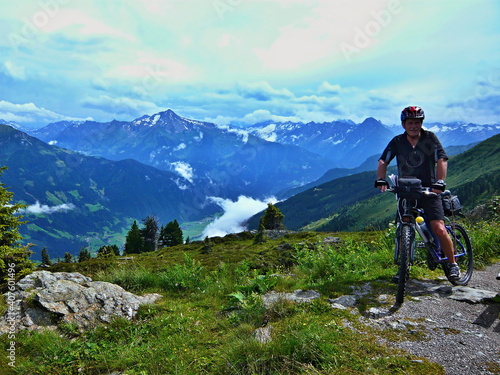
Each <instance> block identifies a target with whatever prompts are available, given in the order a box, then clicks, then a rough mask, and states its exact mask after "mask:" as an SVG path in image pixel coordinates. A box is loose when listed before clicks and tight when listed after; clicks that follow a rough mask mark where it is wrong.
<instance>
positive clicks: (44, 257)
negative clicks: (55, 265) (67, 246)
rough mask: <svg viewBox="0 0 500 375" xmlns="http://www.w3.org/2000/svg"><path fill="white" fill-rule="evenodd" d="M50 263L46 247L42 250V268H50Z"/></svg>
mask: <svg viewBox="0 0 500 375" xmlns="http://www.w3.org/2000/svg"><path fill="white" fill-rule="evenodd" d="M51 264H52V262H51V261H50V256H49V251H48V250H47V248H46V247H44V248H43V249H42V266H50V265H51Z"/></svg>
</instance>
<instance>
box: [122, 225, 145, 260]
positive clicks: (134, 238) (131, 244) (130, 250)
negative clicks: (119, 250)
mask: <svg viewBox="0 0 500 375" xmlns="http://www.w3.org/2000/svg"><path fill="white" fill-rule="evenodd" d="M142 248H143V240H142V235H141V231H140V229H139V227H138V226H137V222H136V221H135V220H134V223H133V224H132V227H131V228H130V230H129V232H128V234H127V237H126V239H125V249H124V250H123V254H138V253H140V252H141V251H142Z"/></svg>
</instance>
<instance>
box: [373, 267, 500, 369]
mask: <svg viewBox="0 0 500 375" xmlns="http://www.w3.org/2000/svg"><path fill="white" fill-rule="evenodd" d="M499 271H500V263H497V264H495V265H493V266H489V267H487V268H486V269H484V270H481V271H477V270H474V273H473V275H472V279H471V281H470V282H469V285H468V287H471V288H474V289H477V290H487V291H491V292H495V293H500V280H497V279H496V276H497V274H498V272H499ZM410 283H411V287H410V290H409V298H407V299H406V300H405V303H404V304H403V305H402V306H401V308H399V309H398V310H397V311H396V312H393V313H392V314H389V315H387V314H385V316H383V317H377V318H372V319H370V320H371V324H373V325H375V326H378V327H380V328H384V326H387V327H392V328H397V329H406V330H408V335H409V336H410V335H411V333H410V332H411V331H415V330H416V329H417V330H424V333H425V336H426V337H425V339H424V340H421V341H398V342H388V341H386V340H384V341H385V342H386V343H387V344H388V345H390V346H393V347H396V348H401V349H404V350H406V351H408V352H409V353H411V354H414V355H417V356H420V357H424V358H427V359H429V360H431V361H433V362H436V363H439V364H441V365H442V366H443V367H444V368H445V373H446V375H462V374H463V375H476V374H500V316H499V314H500V303H498V302H496V303H494V302H493V301H491V300H490V301H488V302H483V303H467V302H463V301H457V300H454V299H452V298H453V295H454V294H455V296H456V295H457V294H458V293H459V292H460V291H459V288H457V287H453V288H452V287H451V284H450V283H449V282H447V281H443V282H441V283H439V284H429V283H427V284H426V283H422V282H420V283H419V282H414V281H411V280H410ZM439 286H441V288H440V292H439V293H438V292H434V293H431V294H429V293H426V291H425V289H426V287H434V288H436V287H438V288H439ZM367 320H368V319H367Z"/></svg>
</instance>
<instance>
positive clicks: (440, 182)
mask: <svg viewBox="0 0 500 375" xmlns="http://www.w3.org/2000/svg"><path fill="white" fill-rule="evenodd" d="M424 118H425V114H424V110H423V109H422V108H420V107H417V106H410V107H406V108H405V109H403V111H402V112H401V125H402V126H403V128H404V129H405V132H404V133H403V134H400V135H397V136H396V137H394V138H393V139H392V140H391V141H390V142H389V144H388V145H387V147H386V148H385V150H384V152H383V153H382V156H381V157H380V159H379V161H378V167H377V180H376V181H375V187H377V188H379V189H380V190H381V191H386V190H387V188H388V187H389V184H388V182H387V181H386V179H385V178H386V173H387V166H388V165H389V163H390V162H391V160H392V159H393V158H394V157H396V158H397V164H398V175H399V176H401V177H407V176H412V177H416V178H418V179H420V180H422V185H423V186H427V187H431V188H432V192H434V193H436V194H437V195H434V194H432V195H429V196H425V197H423V198H421V199H419V200H418V201H417V206H418V207H420V208H423V209H424V212H425V214H426V216H427V218H428V220H429V223H430V226H431V230H432V232H433V233H434V234H435V235H436V237H437V238H438V239H439V242H440V244H441V248H442V250H443V252H444V254H445V255H446V257H447V258H448V262H449V264H448V269H449V274H450V277H451V278H453V279H458V278H460V268H459V267H458V265H457V263H456V262H455V255H454V250H453V244H452V241H451V238H450V236H449V235H448V232H447V231H446V228H445V226H444V211H443V205H442V202H441V196H440V195H439V194H440V193H442V192H443V191H444V190H445V187H446V184H445V182H444V180H445V179H446V172H447V169H448V156H447V155H446V152H445V151H444V149H443V146H442V145H441V142H439V139H438V138H437V136H436V135H435V134H434V133H432V132H430V131H428V130H424V129H422V125H423V122H424Z"/></svg>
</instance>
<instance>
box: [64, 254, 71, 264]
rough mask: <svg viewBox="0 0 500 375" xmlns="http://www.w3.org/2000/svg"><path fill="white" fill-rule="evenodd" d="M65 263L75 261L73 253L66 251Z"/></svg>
mask: <svg viewBox="0 0 500 375" xmlns="http://www.w3.org/2000/svg"><path fill="white" fill-rule="evenodd" d="M64 263H73V255H71V254H70V253H64Z"/></svg>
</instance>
